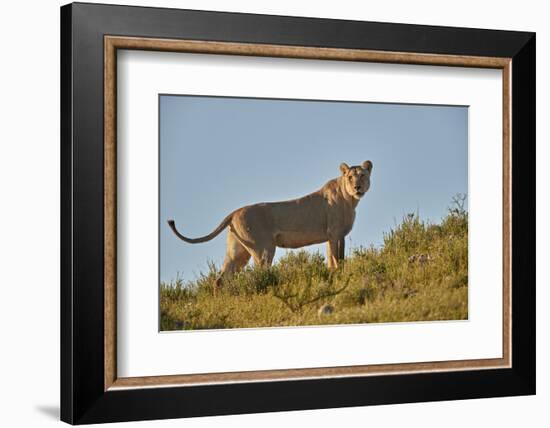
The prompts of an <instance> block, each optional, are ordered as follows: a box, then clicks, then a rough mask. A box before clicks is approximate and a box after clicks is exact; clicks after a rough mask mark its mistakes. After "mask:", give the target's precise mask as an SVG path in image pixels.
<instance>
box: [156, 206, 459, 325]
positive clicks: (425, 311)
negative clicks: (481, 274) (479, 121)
mask: <svg viewBox="0 0 550 428" xmlns="http://www.w3.org/2000/svg"><path fill="white" fill-rule="evenodd" d="M453 201H454V207H453V208H451V209H449V213H448V215H447V216H446V217H445V218H443V219H442V221H441V223H440V224H429V223H427V222H424V221H422V220H421V219H420V218H419V217H418V216H417V215H415V214H409V215H407V216H406V217H405V218H404V219H403V221H402V223H401V224H400V225H398V226H396V227H395V228H394V229H393V230H390V231H389V232H388V233H387V234H385V236H384V243H383V245H382V246H381V247H380V248H374V247H371V248H363V247H359V248H355V249H353V250H352V251H351V254H350V255H348V256H347V257H346V259H345V261H344V263H343V264H342V266H340V267H339V268H338V270H336V271H334V272H331V271H329V270H328V269H327V267H326V264H325V260H324V256H323V255H321V254H318V253H310V252H306V251H294V252H289V253H288V254H287V255H285V256H284V257H283V258H281V259H280V260H279V261H278V262H277V263H275V264H274V265H273V266H272V267H271V268H269V269H263V268H259V267H254V266H249V267H247V268H246V269H245V270H244V271H243V272H241V273H239V274H237V275H235V276H234V277H233V278H232V279H230V280H228V281H226V282H224V285H223V288H222V289H221V290H220V291H219V292H218V293H217V295H216V296H213V295H212V284H213V281H214V279H215V278H216V276H217V274H218V271H217V268H216V267H215V266H213V265H210V270H209V272H206V273H203V274H201V275H200V277H199V279H197V280H196V281H191V282H187V283H184V282H183V281H182V280H180V279H177V280H175V281H173V282H170V283H161V288H160V306H161V330H183V329H221V328H243V327H276V326H299V325H320V324H358V323H376V322H405V321H427V320H460V319H467V318H468V214H467V212H466V211H465V210H464V208H463V204H464V197H457V198H454V199H453Z"/></svg>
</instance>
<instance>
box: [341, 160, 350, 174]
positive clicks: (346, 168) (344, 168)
mask: <svg viewBox="0 0 550 428" xmlns="http://www.w3.org/2000/svg"><path fill="white" fill-rule="evenodd" d="M340 171H341V172H342V174H345V173H346V172H348V171H349V166H348V164H347V163H345V162H342V163H341V164H340Z"/></svg>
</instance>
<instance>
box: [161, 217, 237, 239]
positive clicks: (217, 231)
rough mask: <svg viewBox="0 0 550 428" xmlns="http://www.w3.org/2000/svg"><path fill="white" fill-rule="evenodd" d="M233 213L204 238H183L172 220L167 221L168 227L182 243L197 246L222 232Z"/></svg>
mask: <svg viewBox="0 0 550 428" xmlns="http://www.w3.org/2000/svg"><path fill="white" fill-rule="evenodd" d="M234 213H235V212H232V213H231V214H229V215H228V216H227V217H226V218H224V219H223V221H222V222H221V223H220V225H219V226H218V227H216V229H214V231H213V232H212V233H209V234H208V235H206V236H201V237H200V238H188V237H186V236H183V235H182V234H181V233H179V232H178V230H177V229H176V223H175V222H174V220H168V226H170V229H172V231H173V232H174V233H175V234H176V236H177V237H178V238H180V239H181V240H182V241H185V242H188V243H189V244H199V243H201V242H207V241H210V240H211V239H214V238H215V237H216V236H218V235H219V234H220V233H221V232H222V230H224V229H225V228H226V227H227V226H229V223H231V220H232V219H233V214H234Z"/></svg>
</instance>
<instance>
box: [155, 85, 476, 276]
mask: <svg viewBox="0 0 550 428" xmlns="http://www.w3.org/2000/svg"><path fill="white" fill-rule="evenodd" d="M159 102H160V211H159V222H160V279H161V281H169V280H171V279H174V278H175V277H176V276H177V275H179V277H181V278H183V279H184V280H191V279H194V278H196V277H197V276H198V274H199V272H201V271H206V270H207V261H208V260H211V261H213V262H214V263H216V264H217V265H218V266H219V265H220V264H221V263H222V261H223V256H224V251H225V235H226V232H223V233H222V234H220V235H219V236H218V237H217V238H215V239H214V240H212V241H210V242H207V243H203V244H195V245H191V244H187V243H185V242H183V241H180V240H179V239H178V238H177V237H176V236H175V235H174V234H173V233H172V231H171V230H170V229H169V228H168V226H167V224H166V220H167V219H170V218H173V219H174V220H175V221H176V225H177V226H178V229H179V230H180V232H182V233H183V234H184V235H186V236H190V237H198V236H203V235H205V234H207V233H210V232H211V231H212V230H213V229H214V228H215V227H216V226H217V225H218V224H219V223H220V222H221V220H222V219H223V218H224V217H225V216H226V215H227V214H228V213H230V212H231V211H233V210H235V209H236V208H239V207H241V206H243V205H248V204H252V203H257V202H269V201H278V200H286V199H291V198H296V197H300V196H303V195H306V194H308V193H311V192H313V191H315V190H317V189H319V188H320V187H321V186H323V185H324V184H325V183H326V182H327V181H328V180H330V179H332V178H334V177H337V176H338V175H339V174H340V172H339V169H338V166H339V164H340V163H341V162H346V163H348V164H349V165H358V164H360V163H361V162H363V161H364V160H367V159H370V160H372V162H373V164H374V167H373V171H372V178H371V188H370V190H369V192H368V193H367V195H366V196H365V197H364V198H363V199H362V200H361V202H360V203H359V205H358V207H357V215H356V219H355V225H354V227H353V230H352V231H351V233H350V234H349V235H348V237H347V238H346V240H347V242H346V243H347V250H349V248H350V246H360V245H362V246H370V245H371V244H372V245H375V246H377V245H380V244H381V242H382V237H383V233H384V232H387V231H389V230H390V228H392V227H393V226H395V224H396V223H399V222H400V220H401V218H402V217H403V216H404V215H405V214H406V213H409V212H418V213H419V214H420V216H421V218H423V219H428V220H431V221H434V222H436V221H439V220H440V219H441V217H443V216H444V215H445V214H446V211H447V207H448V206H449V204H450V201H451V198H452V196H453V195H454V194H456V193H459V192H460V193H467V189H468V109H467V107H463V106H427V105H405V104H380V103H351V102H333V101H298V100H273V99H254V98H225V97H197V96H174V95H161V96H160V97H159ZM306 248H307V249H308V250H310V251H321V252H322V253H323V254H324V252H325V246H324V245H316V246H311V247H306ZM285 251H287V250H283V249H280V248H279V249H277V254H276V259H277V257H278V256H279V257H280V256H281V255H282V254H284V253H285Z"/></svg>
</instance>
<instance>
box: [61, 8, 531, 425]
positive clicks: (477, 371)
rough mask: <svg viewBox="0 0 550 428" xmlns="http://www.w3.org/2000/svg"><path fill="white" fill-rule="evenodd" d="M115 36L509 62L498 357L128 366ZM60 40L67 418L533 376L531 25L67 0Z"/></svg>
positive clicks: (485, 392) (302, 404)
mask: <svg viewBox="0 0 550 428" xmlns="http://www.w3.org/2000/svg"><path fill="white" fill-rule="evenodd" d="M107 16H108V17H109V20H106V19H104V18H105V17H107ZM84 24H85V25H84ZM281 28H285V31H284V32H282V31H280V29H281ZM117 49H137V50H150V51H170V52H187V53H189V52H191V53H203V54H212V55H216V54H225V55H246V56H268V57H283V58H306V59H319V60H339V61H366V62H385V63H403V64H419V65H445V66H460V67H478V68H495V69H500V70H502V75H503V79H502V81H503V88H502V91H503V92H502V93H503V114H502V118H503V122H502V123H503V154H504V155H503V159H502V162H503V183H504V188H503V203H504V206H503V224H504V228H503V254H502V257H503V269H504V271H503V278H504V281H503V308H502V313H503V323H502V335H503V352H502V358H499V359H478V360H456V361H440V362H422V363H406V364H385V365H365V366H345V367H324V368H307V369H287V370H268V371H246V372H229V373H216V374H214V373H211V374H209V373H205V374H195V375H174V376H151V377H140V378H121V377H118V376H117V370H116V251H117V250H116V180H117V171H116V129H117V123H116V117H117V116H116V52H117ZM61 53H62V59H61V60H62V63H61V74H62V75H61V102H62V112H61V129H62V138H61V140H62V141H61V147H62V149H61V156H62V159H61V160H62V162H61V165H62V171H61V190H62V207H61V213H62V219H61V222H62V228H61V229H62V236H61V243H62V258H61V259H62V262H61V263H62V265H61V272H62V284H61V287H62V293H61V339H62V342H61V358H62V361H61V373H62V377H61V389H62V392H61V403H62V405H61V418H62V420H64V421H66V422H69V423H73V424H80V423H96V422H112V421H113V422H114V421H126V420H142V419H155V418H159V419H160V418H173V417H187V416H199V415H220V414H229V413H248V412H265V411H276V410H295V409H312V408H323V407H342V406H356V405H368V404H382V403H402V402H413V401H428V400H446V399H461V398H475V397H490V396H504V395H524V394H533V393H534V392H535V260H534V253H535V249H534V248H535V226H534V224H535V222H534V218H535V209H534V206H535V195H534V192H535V185H534V183H535V114H534V111H535V78H534V76H535V35H534V34H532V33H521V32H507V31H492V30H474V29H462V28H444V27H427V26H415V25H405V24H382V23H368V22H350V21H337V20H324V19H310V18H290V17H278V16H263V15H248V14H230V13H217V12H197V11H186V10H172V9H155V8H140V7H127V6H106V5H91V4H78V3H76V4H71V5H67V6H64V7H62V8H61ZM289 381H292V382H289ZM151 387H154V388H151Z"/></svg>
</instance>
